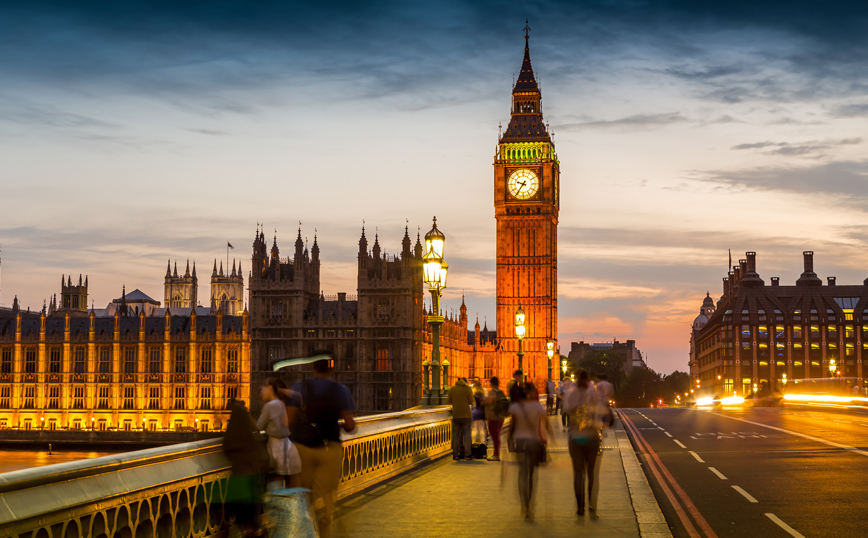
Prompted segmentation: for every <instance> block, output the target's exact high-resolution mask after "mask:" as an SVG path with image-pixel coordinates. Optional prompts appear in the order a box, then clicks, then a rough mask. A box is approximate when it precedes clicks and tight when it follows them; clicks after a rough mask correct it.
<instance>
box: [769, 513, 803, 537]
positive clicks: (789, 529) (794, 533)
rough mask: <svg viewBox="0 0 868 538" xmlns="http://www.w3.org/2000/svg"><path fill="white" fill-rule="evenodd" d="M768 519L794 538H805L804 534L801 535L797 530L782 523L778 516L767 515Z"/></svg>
mask: <svg viewBox="0 0 868 538" xmlns="http://www.w3.org/2000/svg"><path fill="white" fill-rule="evenodd" d="M766 517H767V518H769V519H771V520H772V521H774V522H775V523H777V524H778V527H780V528H782V529H784V530H785V531H787V532H788V533H790V535H791V536H793V537H794V538H805V535H804V534H802V533H800V532H799V531H797V530H796V529H794V528H792V527H790V526H789V525H787V524H786V523H784V522H783V521H781V518H779V517H778V516H776V515H774V514H766Z"/></svg>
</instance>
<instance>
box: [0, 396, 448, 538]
mask: <svg viewBox="0 0 868 538" xmlns="http://www.w3.org/2000/svg"><path fill="white" fill-rule="evenodd" d="M450 419H451V411H450V409H449V408H448V407H433V408H425V409H413V410H408V411H402V412H398V413H388V414H383V415H376V416H371V417H363V418H359V419H358V420H357V421H356V422H357V425H358V426H357V429H356V431H355V432H353V433H352V434H348V435H345V437H344V444H343V447H344V455H343V472H342V477H341V485H340V487H339V491H338V497H339V498H341V497H345V496H347V495H351V494H352V493H354V492H358V491H360V490H362V489H364V488H367V487H370V486H371V485H373V484H376V483H378V482H381V481H383V480H386V479H388V478H389V477H391V476H394V475H395V474H398V473H400V472H402V471H405V470H408V469H411V468H413V467H415V466H417V465H419V464H420V463H423V462H426V461H430V460H431V459H433V458H436V457H438V456H440V455H443V454H446V453H447V452H449V450H450V444H451V436H452V430H451V424H450ZM221 444H222V439H209V440H204V441H195V442H191V443H183V444H179V445H172V446H167V447H159V448H152V449H147V450H140V451H136V452H127V453H124V454H116V455H112V456H104V457H100V458H93V459H89V460H81V461H75V462H68V463H60V464H56V465H48V466H45V467H37V468H31V469H24V470H20V471H13V472H9V473H2V474H0V536H15V537H16V538H61V537H63V538H77V537H81V538H102V537H105V538H115V537H139V536H147V537H151V536H158V537H164V536H165V537H170V536H174V537H176V538H187V537H189V538H201V537H206V536H223V535H225V534H226V532H225V531H226V530H227V529H228V527H229V525H230V522H229V521H228V520H227V517H228V516H227V514H226V513H225V511H224V507H223V504H224V501H225V499H226V493H227V491H226V488H227V479H228V477H229V474H230V471H229V462H228V460H227V459H226V458H225V456H224V455H223V452H222V446H221Z"/></svg>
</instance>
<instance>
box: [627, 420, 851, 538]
mask: <svg viewBox="0 0 868 538" xmlns="http://www.w3.org/2000/svg"><path fill="white" fill-rule="evenodd" d="M620 412H621V417H622V422H623V423H624V426H625V429H626V430H627V432H628V434H629V435H630V438H631V441H632V442H633V446H634V447H635V448H636V450H637V453H639V454H640V461H641V462H642V464H643V466H644V468H645V473H646V475H647V476H648V478H649V483H650V484H651V486H652V489H653V490H654V494H655V496H656V497H657V500H658V502H659V504H660V507H661V509H663V513H664V515H665V516H666V520H667V521H668V522H669V524H670V527H672V528H673V534H674V535H675V536H676V537H690V538H700V537H707V538H713V537H715V536H718V537H729V536H733V537H735V536H738V537H745V536H760V537H763V538H777V537H781V538H787V537H800V536H803V537H807V536H810V537H813V536H836V537H837V536H866V535H868V530H866V526H865V525H866V524H865V522H864V518H865V516H866V515H868V503H866V499H865V498H864V497H865V491H866V489H868V414H865V413H859V412H855V411H850V412H841V411H834V410H818V409H804V408H802V409H800V408H795V409H791V408H777V407H757V408H754V407H744V408H718V409H714V410H708V409H691V408H664V409H622V410H620Z"/></svg>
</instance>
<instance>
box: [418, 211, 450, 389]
mask: <svg viewBox="0 0 868 538" xmlns="http://www.w3.org/2000/svg"><path fill="white" fill-rule="evenodd" d="M445 243H446V236H445V235H443V232H441V231H440V230H438V229H437V217H434V227H433V228H431V231H430V232H428V233H427V234H425V255H424V256H423V257H422V276H423V278H424V280H425V283H426V284H428V290H429V291H430V292H431V315H430V316H428V323H430V324H431V364H430V368H431V376H430V379H431V386H430V387H429V386H428V379H429V376H428V367H427V366H426V367H425V387H424V388H423V389H422V405H439V404H440V403H441V401H442V399H443V396H444V394H443V392H445V390H444V391H441V389H440V326H441V325H443V316H441V315H440V295H441V294H442V293H443V288H445V287H446V272H447V271H448V269H449V265H448V264H447V263H446V262H445V261H443V246H444V245H445ZM446 381H447V379H446V378H445V377H444V379H443V386H444V389H445V387H446Z"/></svg>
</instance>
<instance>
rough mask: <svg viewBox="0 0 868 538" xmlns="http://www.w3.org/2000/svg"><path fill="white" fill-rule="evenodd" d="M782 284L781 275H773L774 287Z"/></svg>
mask: <svg viewBox="0 0 868 538" xmlns="http://www.w3.org/2000/svg"><path fill="white" fill-rule="evenodd" d="M780 285H781V277H779V276H773V277H772V287H773V288H777V287H778V286H780Z"/></svg>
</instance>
